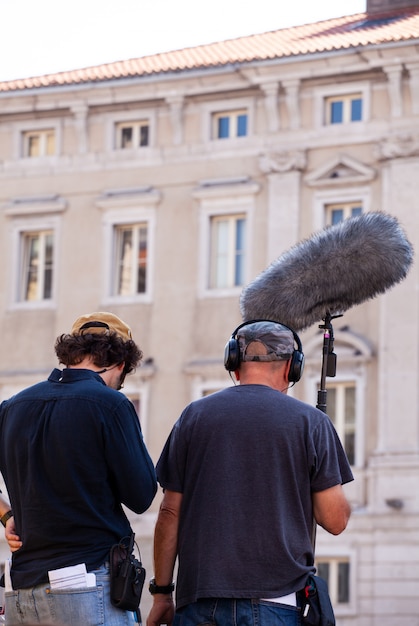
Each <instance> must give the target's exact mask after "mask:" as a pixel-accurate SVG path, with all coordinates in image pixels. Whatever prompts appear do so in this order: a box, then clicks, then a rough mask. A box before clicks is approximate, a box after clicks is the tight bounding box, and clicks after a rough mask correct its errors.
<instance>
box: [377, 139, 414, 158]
mask: <svg viewBox="0 0 419 626" xmlns="http://www.w3.org/2000/svg"><path fill="white" fill-rule="evenodd" d="M374 151H375V157H376V158H377V159H378V160H379V161H386V160H389V159H398V158H404V157H412V156H419V137H413V136H412V135H408V134H405V135H398V136H396V137H388V138H386V139H383V140H382V141H380V142H379V143H378V144H376V146H375V150H374Z"/></svg>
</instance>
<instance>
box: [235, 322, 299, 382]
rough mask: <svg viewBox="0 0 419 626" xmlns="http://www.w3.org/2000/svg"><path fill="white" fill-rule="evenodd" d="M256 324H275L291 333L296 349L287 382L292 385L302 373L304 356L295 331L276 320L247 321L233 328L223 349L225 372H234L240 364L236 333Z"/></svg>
mask: <svg viewBox="0 0 419 626" xmlns="http://www.w3.org/2000/svg"><path fill="white" fill-rule="evenodd" d="M257 322H268V323H271V324H277V325H279V326H283V327H284V328H286V329H287V330H289V331H290V332H291V333H292V335H293V337H294V341H295V343H296V345H297V349H295V350H294V351H293V353H292V356H291V365H290V370H289V374H288V380H289V382H293V383H296V382H298V381H299V380H300V378H301V375H302V373H303V368H304V354H303V348H302V344H301V340H300V338H299V336H298V335H297V333H296V332H295V330H293V329H292V328H290V327H289V326H287V325H286V324H282V323H281V322H278V321H276V320H269V319H254V320H248V321H246V322H242V323H241V324H239V326H237V328H235V329H234V331H233V332H232V334H231V337H230V339H229V341H228V342H227V344H226V346H225V349H224V367H225V368H226V370H227V371H229V372H234V371H236V370H237V369H239V367H240V363H241V361H242V359H241V355H240V345H239V341H238V339H237V333H238V332H239V330H240V329H241V328H243V326H250V324H256V323H257Z"/></svg>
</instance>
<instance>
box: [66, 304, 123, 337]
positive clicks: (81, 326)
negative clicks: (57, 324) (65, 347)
mask: <svg viewBox="0 0 419 626" xmlns="http://www.w3.org/2000/svg"><path fill="white" fill-rule="evenodd" d="M109 332H114V333H116V334H117V335H119V336H120V337H122V339H124V340H125V341H128V340H129V339H132V333H131V329H130V327H129V326H127V324H125V322H123V321H122V320H121V319H120V318H119V317H117V316H116V315H114V314H113V313H107V312H106V311H99V312H96V313H86V314H85V315H81V316H80V317H78V318H77V319H76V321H75V322H74V324H73V327H72V329H71V334H72V335H83V334H84V333H93V334H95V333H109Z"/></svg>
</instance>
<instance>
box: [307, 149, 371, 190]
mask: <svg viewBox="0 0 419 626" xmlns="http://www.w3.org/2000/svg"><path fill="white" fill-rule="evenodd" d="M373 178H375V170H374V169H373V168H372V167H369V166H368V165H365V164H364V163H361V162H360V161H358V160H356V159H354V158H353V157H349V156H347V155H345V154H339V155H337V156H336V157H334V158H333V159H332V160H330V161H328V162H327V163H324V164H323V165H322V166H320V167H319V168H317V169H316V170H314V171H313V172H311V174H308V175H307V176H306V178H305V181H306V183H307V185H308V186H309V187H326V186H327V187H330V186H333V187H335V186H338V185H348V184H349V183H366V182H369V181H371V180H373Z"/></svg>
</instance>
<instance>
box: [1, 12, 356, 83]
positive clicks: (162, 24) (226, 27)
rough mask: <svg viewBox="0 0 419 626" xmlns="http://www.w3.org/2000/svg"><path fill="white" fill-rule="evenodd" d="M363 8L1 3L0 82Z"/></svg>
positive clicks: (155, 52) (307, 22)
mask: <svg viewBox="0 0 419 626" xmlns="http://www.w3.org/2000/svg"><path fill="white" fill-rule="evenodd" d="M365 10H366V0H0V28H1V35H0V81H3V80H13V79H15V78H27V77H29V76H39V75H42V74H49V73H55V72H60V71H66V70H72V69H80V68H84V67H89V66H91V65H100V64H102V63H111V62H113V61H121V60H125V59H131V58H136V57H142V56H146V55H150V54H157V53H159V52H168V51H170V50H179V49H182V48H188V47H191V46H198V45H200V44H206V43H213V42H215V41H223V40H225V39H233V38H236V37H242V36H246V35H252V34H256V33H262V32H267V31H272V30H278V29H280V28H288V27H290V26H298V25H300V24H309V23H311V22H318V21H321V20H326V19H329V18H332V17H341V16H343V15H352V14H354V13H360V12H364V11H365Z"/></svg>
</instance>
